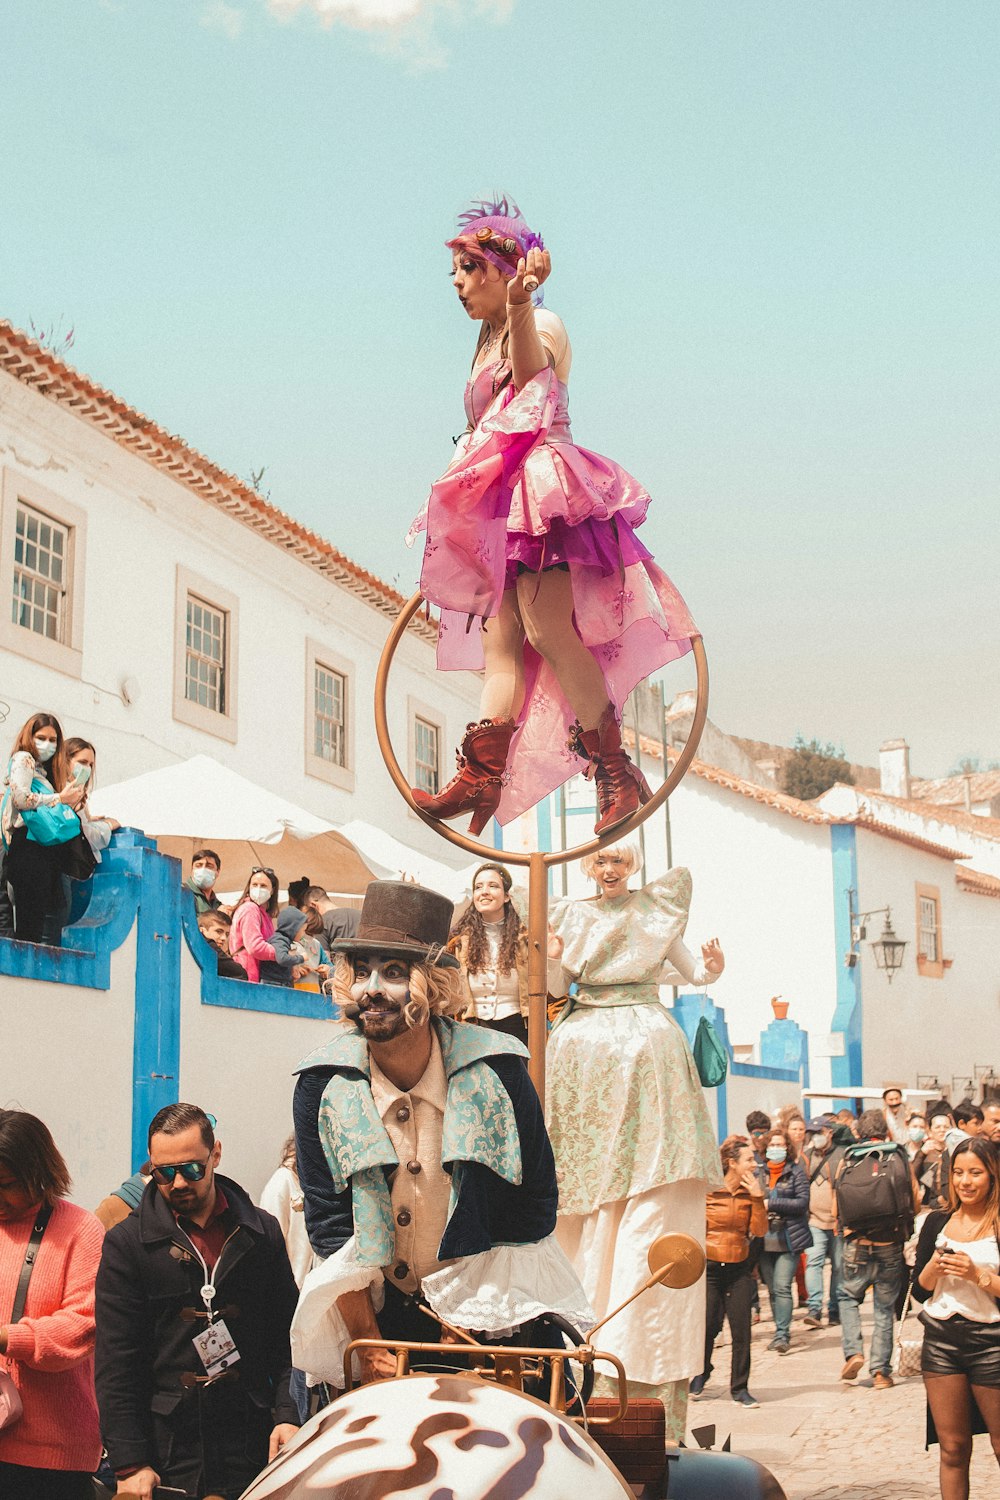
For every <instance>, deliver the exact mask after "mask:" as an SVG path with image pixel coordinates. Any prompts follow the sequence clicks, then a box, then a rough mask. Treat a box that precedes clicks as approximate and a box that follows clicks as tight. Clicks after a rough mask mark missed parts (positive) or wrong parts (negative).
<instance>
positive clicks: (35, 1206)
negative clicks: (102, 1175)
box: [0, 1109, 104, 1500]
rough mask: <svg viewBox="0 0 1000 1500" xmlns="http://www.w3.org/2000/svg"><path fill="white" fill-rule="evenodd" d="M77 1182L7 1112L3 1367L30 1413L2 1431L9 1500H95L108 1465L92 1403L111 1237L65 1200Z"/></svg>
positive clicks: (1, 1237) (1, 1265)
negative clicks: (100, 1271)
mask: <svg viewBox="0 0 1000 1500" xmlns="http://www.w3.org/2000/svg"><path fill="white" fill-rule="evenodd" d="M69 1188H70V1177H69V1172H68V1171H67V1169H66V1163H65V1162H64V1161H63V1159H62V1156H61V1155H60V1154H59V1151H58V1150H57V1148H56V1144H55V1142H54V1141H53V1139H52V1136H51V1134H50V1133H49V1130H48V1127H47V1126H46V1125H43V1123H42V1121H41V1120H39V1119H36V1118H35V1116H34V1115H29V1114H25V1113H24V1112H23V1111H22V1110H17V1109H0V1318H6V1319H7V1320H8V1321H7V1322H0V1362H2V1364H3V1366H4V1368H5V1369H6V1370H7V1372H8V1374H10V1375H11V1377H12V1378H13V1381H14V1384H15V1385H16V1386H17V1388H18V1391H19V1393H20V1396H21V1401H22V1404H23V1406H24V1414H23V1415H22V1417H21V1418H20V1420H19V1421H17V1422H16V1423H15V1424H14V1425H13V1426H11V1427H4V1428H3V1429H0V1495H2V1496H3V1500H29V1497H30V1500H40V1497H42V1496H45V1500H88V1497H90V1496H92V1495H93V1486H92V1484H91V1479H90V1476H91V1474H92V1473H93V1471H94V1470H95V1469H96V1468H97V1465H98V1463H99V1462H100V1458H101V1435H100V1428H99V1426H98V1418H97V1402H96V1399H95V1397H94V1281H95V1279H96V1277H97V1267H98V1264H99V1262H100V1259H101V1241H102V1240H103V1238H104V1230H103V1228H102V1226H101V1224H100V1221H99V1220H98V1219H95V1217H94V1215H93V1214H91V1213H88V1212H87V1211H86V1209H83V1208H77V1207H76V1205H75V1204H73V1203H67V1202H66V1201H65V1194H66V1193H68V1192H69ZM43 1204H46V1205H48V1206H49V1207H50V1208H51V1216H50V1218H49V1221H48V1223H47V1224H46V1226H45V1232H44V1234H43V1235H42V1242H41V1245H40V1246H39V1248H38V1254H37V1256H36V1258H35V1264H34V1270H33V1271H32V1274H31V1280H30V1282H29V1284H28V1296H27V1301H26V1303H25V1308H24V1313H23V1315H22V1317H21V1318H20V1319H19V1321H18V1322H16V1323H11V1322H10V1321H9V1319H10V1316H11V1311H12V1309H13V1305H14V1298H15V1293H16V1289H17V1283H18V1279H19V1278H20V1275H21V1269H22V1267H23V1265H24V1258H25V1251H26V1249H27V1247H28V1241H29V1239H30V1238H31V1232H32V1229H33V1228H34V1226H35V1222H36V1220H37V1218H38V1216H39V1213H40V1211H41V1208H42V1205H43Z"/></svg>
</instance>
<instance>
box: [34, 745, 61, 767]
mask: <svg viewBox="0 0 1000 1500" xmlns="http://www.w3.org/2000/svg"><path fill="white" fill-rule="evenodd" d="M55 753H56V742H55V740H37V739H36V741H35V754H36V755H37V756H38V759H39V760H40V761H41V762H42V765H44V764H45V762H46V761H47V760H51V759H52V757H53V755H55Z"/></svg>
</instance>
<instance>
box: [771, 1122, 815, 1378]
mask: <svg viewBox="0 0 1000 1500" xmlns="http://www.w3.org/2000/svg"><path fill="white" fill-rule="evenodd" d="M765 1155H766V1157H767V1169H768V1178H769V1183H768V1194H767V1216H768V1230H767V1236H766V1237H765V1240H764V1253H763V1254H762V1255H761V1258H760V1274H761V1276H762V1278H763V1280H764V1284H765V1286H766V1287H767V1291H768V1295H769V1297H770V1299H771V1316H772V1317H773V1318H774V1338H773V1339H772V1340H771V1342H770V1344H769V1345H768V1348H769V1349H774V1350H776V1351H777V1353H778V1354H787V1353H788V1346H789V1339H790V1335H791V1328H792V1282H793V1281H794V1280H795V1268H796V1266H797V1265H798V1260H799V1256H800V1255H801V1254H802V1251H803V1250H808V1249H809V1248H810V1246H811V1245H812V1231H811V1230H810V1228H809V1179H808V1177H807V1176H806V1174H805V1170H804V1168H803V1167H802V1165H801V1164H800V1162H799V1161H798V1160H797V1159H796V1158H797V1152H796V1150H795V1146H794V1145H793V1143H792V1142H791V1140H789V1138H788V1135H787V1133H786V1132H785V1131H784V1130H772V1131H771V1137H770V1140H769V1141H768V1143H767V1151H766V1152H765Z"/></svg>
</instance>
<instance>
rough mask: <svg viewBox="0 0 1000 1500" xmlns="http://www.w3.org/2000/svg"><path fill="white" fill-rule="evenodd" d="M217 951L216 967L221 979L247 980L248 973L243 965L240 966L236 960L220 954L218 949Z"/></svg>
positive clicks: (225, 954) (226, 954)
mask: <svg viewBox="0 0 1000 1500" xmlns="http://www.w3.org/2000/svg"><path fill="white" fill-rule="evenodd" d="M215 951H216V953H217V954H218V957H217V958H216V960H215V966H216V971H217V973H218V975H219V978H220V979H246V977H247V971H246V969H244V967H243V965H242V964H238V963H237V962H236V960H235V958H233V957H231V955H230V954H228V953H222V952H220V950H219V949H218V948H216V950H215Z"/></svg>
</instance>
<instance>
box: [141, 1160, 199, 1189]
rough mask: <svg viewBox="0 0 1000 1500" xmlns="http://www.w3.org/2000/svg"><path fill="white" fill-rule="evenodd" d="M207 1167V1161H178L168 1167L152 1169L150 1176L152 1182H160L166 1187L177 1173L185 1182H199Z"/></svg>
mask: <svg viewBox="0 0 1000 1500" xmlns="http://www.w3.org/2000/svg"><path fill="white" fill-rule="evenodd" d="M207 1166H208V1162H207V1161H180V1162H176V1163H175V1164H174V1165H173V1166H169V1167H152V1168H151V1169H150V1175H151V1176H152V1178H153V1181H154V1182H162V1183H164V1184H166V1185H167V1186H169V1185H170V1183H172V1182H173V1180H174V1178H175V1177H176V1176H177V1173H178V1172H179V1173H180V1174H181V1176H182V1177H183V1178H184V1181H185V1182H200V1181H201V1179H202V1178H203V1177H204V1175H205V1168H206V1167H207Z"/></svg>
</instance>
